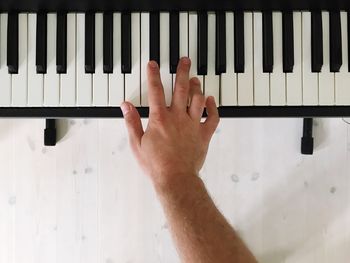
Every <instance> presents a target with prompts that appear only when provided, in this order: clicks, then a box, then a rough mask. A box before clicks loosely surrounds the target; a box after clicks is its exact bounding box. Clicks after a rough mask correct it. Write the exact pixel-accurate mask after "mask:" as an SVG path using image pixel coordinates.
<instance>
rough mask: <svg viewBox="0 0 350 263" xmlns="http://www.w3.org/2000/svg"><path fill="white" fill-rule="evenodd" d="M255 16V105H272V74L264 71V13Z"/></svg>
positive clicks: (257, 13)
mask: <svg viewBox="0 0 350 263" xmlns="http://www.w3.org/2000/svg"><path fill="white" fill-rule="evenodd" d="M253 15H254V105H258V106H262V105H265V106H267V105H270V74H269V73H265V72H264V71H263V30H262V29H263V24H262V13H260V12H256V13H254V14H253Z"/></svg>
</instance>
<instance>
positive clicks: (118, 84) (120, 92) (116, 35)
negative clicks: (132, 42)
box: [109, 13, 124, 106]
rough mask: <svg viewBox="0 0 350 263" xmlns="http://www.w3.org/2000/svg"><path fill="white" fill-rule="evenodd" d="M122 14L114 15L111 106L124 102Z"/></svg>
mask: <svg viewBox="0 0 350 263" xmlns="http://www.w3.org/2000/svg"><path fill="white" fill-rule="evenodd" d="M120 25H121V14H120V13H115V14H113V74H109V105H111V106H120V105H121V104H122V103H123V101H124V74H123V73H122V70H121V50H122V49H121V26H120Z"/></svg>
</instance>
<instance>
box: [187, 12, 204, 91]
mask: <svg viewBox="0 0 350 263" xmlns="http://www.w3.org/2000/svg"><path fill="white" fill-rule="evenodd" d="M188 37H189V39H188V53H189V57H190V59H191V70H190V78H192V77H198V79H199V81H200V83H201V89H202V91H203V83H204V78H203V76H198V75H197V52H198V46H197V13H189V16H188Z"/></svg>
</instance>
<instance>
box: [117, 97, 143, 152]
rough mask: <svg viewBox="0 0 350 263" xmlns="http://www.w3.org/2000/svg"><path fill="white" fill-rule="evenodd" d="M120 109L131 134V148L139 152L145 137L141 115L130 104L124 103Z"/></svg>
mask: <svg viewBox="0 0 350 263" xmlns="http://www.w3.org/2000/svg"><path fill="white" fill-rule="evenodd" d="M120 107H121V109H122V112H123V115H124V119H125V123H126V128H127V130H128V133H129V141H130V145H131V148H132V149H133V151H135V152H137V151H138V149H139V146H140V145H141V138H142V136H143V128H142V123H141V118H140V114H139V113H138V111H137V110H136V108H135V107H134V105H132V104H131V103H130V102H124V103H123V104H122V105H121V106H120Z"/></svg>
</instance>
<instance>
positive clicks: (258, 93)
mask: <svg viewBox="0 0 350 263" xmlns="http://www.w3.org/2000/svg"><path fill="white" fill-rule="evenodd" d="M349 10H350V2H349V1H348V0H335V1H329V0H283V1H281V0H268V1H265V0H264V1H262V0H244V1H242V0H237V1H232V0H217V1H210V0H191V1H185V0H166V1H161V0H118V1H111V0H74V1H68V0H2V1H0V117H42V118H65V117H120V116H122V113H121V110H120V107H119V106H120V104H121V103H122V102H123V101H124V100H129V101H131V102H132V103H134V104H135V106H137V108H138V110H139V112H140V114H141V116H143V117H147V116H148V102H147V85H146V75H145V72H146V70H145V67H146V64H147V62H148V61H149V60H156V61H157V62H158V63H159V65H160V70H161V74H162V80H163V83H164V88H165V94H166V101H167V103H170V100H171V97H172V91H173V83H174V76H175V72H176V66H177V63H178V60H179V58H180V57H182V56H189V57H190V58H191V60H192V69H191V76H198V77H199V79H200V81H201V83H202V89H203V92H204V94H205V95H212V96H214V97H215V99H216V101H217V103H218V105H220V107H219V112H220V115H221V117H337V116H350V13H349V12H348V11H349Z"/></svg>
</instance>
